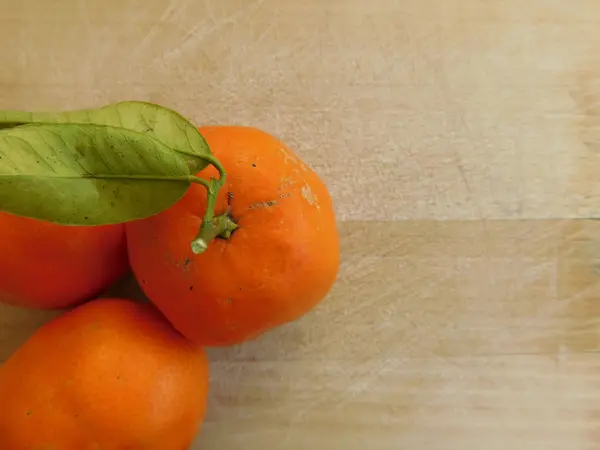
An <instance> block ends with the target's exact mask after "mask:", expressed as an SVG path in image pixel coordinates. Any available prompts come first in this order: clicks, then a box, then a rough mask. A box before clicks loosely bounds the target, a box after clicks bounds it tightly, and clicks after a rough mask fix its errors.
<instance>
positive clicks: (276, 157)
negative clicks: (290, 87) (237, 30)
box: [126, 126, 340, 346]
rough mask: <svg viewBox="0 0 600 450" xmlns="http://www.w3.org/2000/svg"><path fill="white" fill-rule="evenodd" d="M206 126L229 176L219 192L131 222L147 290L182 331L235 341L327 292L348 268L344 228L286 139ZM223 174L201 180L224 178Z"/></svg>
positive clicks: (137, 267) (131, 240)
mask: <svg viewBox="0 0 600 450" xmlns="http://www.w3.org/2000/svg"><path fill="white" fill-rule="evenodd" d="M199 130H200V132H201V134H202V135H203V136H204V138H205V139H206V141H207V143H208V145H209V147H210V149H211V151H212V154H213V155H214V158H215V160H217V161H220V163H221V165H222V167H221V170H219V172H220V174H221V176H223V173H224V172H225V171H226V173H227V175H226V177H225V179H223V180H221V183H222V184H221V187H220V189H219V190H218V194H217V193H215V195H214V196H211V195H209V196H208V197H207V196H206V194H205V192H204V189H203V187H202V186H200V185H198V184H194V185H192V186H191V187H190V188H189V190H188V191H187V193H186V194H185V195H184V196H183V197H182V198H181V199H180V201H178V202H177V203H176V204H175V205H173V206H172V207H170V208H168V209H166V210H164V211H162V212H161V213H159V214H157V215H155V216H152V217H150V218H147V219H143V220H136V221H133V222H129V223H127V224H126V234H127V244H128V251H129V259H130V264H131V268H132V270H133V273H134V275H135V277H136V279H137V280H138V282H139V284H140V286H141V288H142V290H143V292H144V293H145V294H146V296H147V297H148V298H149V299H150V300H151V301H152V302H153V303H154V304H155V305H156V307H157V308H158V309H159V310H160V311H161V312H162V313H163V314H164V315H165V316H166V317H167V318H168V319H169V320H170V321H171V323H172V324H173V325H174V327H175V328H176V329H178V330H179V331H180V332H181V333H182V334H184V335H185V336H187V337H188V338H189V339H191V340H193V341H194V342H196V343H198V344H201V345H207V346H227V345H234V344H239V343H242V342H245V341H248V340H251V339H255V338H257V337H258V336H260V335H262V334H263V333H265V332H267V331H269V330H272V329H274V328H275V327H278V326H281V325H283V324H286V323H289V322H292V321H295V320H297V319H299V318H300V317H302V316H303V315H305V314H306V313H308V312H309V311H311V310H312V309H313V308H315V307H316V306H317V305H318V304H319V303H320V302H321V301H322V300H323V299H324V298H325V297H326V296H327V294H328V293H329V291H330V290H331V289H332V287H333V285H334V283H335V281H336V278H337V274H338V270H339V264H340V255H339V251H340V249H339V236H338V229H337V225H336V217H335V212H334V207H333V203H332V199H331V196H330V194H329V191H328V189H327V187H326V185H325V184H324V182H323V181H322V180H321V179H320V178H319V176H318V175H317V174H316V172H315V171H313V170H312V169H311V168H309V167H308V166H307V165H306V164H305V163H304V162H303V161H302V160H301V159H300V158H299V157H298V155H297V154H296V153H294V152H293V151H292V150H291V149H289V148H288V147H287V146H286V145H284V144H283V143H282V142H281V141H280V140H279V139H277V138H275V137H274V136H272V135H270V134H268V133H266V132H265V131H262V130H260V129H257V128H253V127H244V126H206V127H200V128H199ZM223 168H224V169H225V170H223ZM218 169H219V166H218V165H217V166H216V167H215V166H209V167H208V168H206V169H204V170H203V171H201V172H200V173H198V174H197V176H198V177H200V178H203V179H204V180H210V181H214V180H215V176H216V174H217V170H218ZM213 208H214V215H212V214H208V217H205V212H206V211H209V212H210V211H211V209H213ZM203 217H205V219H208V220H203ZM199 230H200V231H199ZM190 243H191V245H190Z"/></svg>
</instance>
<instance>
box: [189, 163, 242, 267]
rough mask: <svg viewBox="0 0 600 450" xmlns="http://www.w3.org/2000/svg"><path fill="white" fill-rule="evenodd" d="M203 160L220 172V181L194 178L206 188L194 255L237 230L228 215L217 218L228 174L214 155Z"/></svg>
mask: <svg viewBox="0 0 600 450" xmlns="http://www.w3.org/2000/svg"><path fill="white" fill-rule="evenodd" d="M201 158H202V159H203V160H205V161H207V162H208V163H209V164H211V165H213V166H214V167H215V168H216V169H217V170H218V171H219V179H218V180H217V179H215V178H212V177H211V179H210V181H206V180H204V179H203V178H200V177H193V178H194V180H193V182H195V183H197V184H201V185H202V186H204V187H205V188H206V211H205V212H204V218H203V219H202V225H201V226H200V231H199V233H198V235H197V236H196V238H195V239H194V240H193V241H192V243H191V247H192V252H194V254H196V255H199V254H200V253H203V252H205V251H206V250H207V249H208V244H210V242H211V241H212V240H213V239H214V238H216V237H217V236H219V237H222V238H225V239H229V237H230V236H231V233H233V231H234V230H235V229H236V228H237V224H236V223H235V222H234V221H233V219H232V218H231V217H230V216H229V215H227V214H224V215H221V216H218V217H215V206H216V203H217V196H218V194H219V190H220V189H221V187H222V186H223V184H225V179H226V177H227V174H226V173H225V169H224V168H223V166H222V165H221V163H220V161H219V160H218V159H217V158H215V157H214V156H212V155H202V156H201Z"/></svg>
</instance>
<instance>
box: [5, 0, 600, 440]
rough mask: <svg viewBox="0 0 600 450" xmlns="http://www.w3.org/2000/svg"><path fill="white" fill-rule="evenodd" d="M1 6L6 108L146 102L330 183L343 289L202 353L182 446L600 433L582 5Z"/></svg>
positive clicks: (594, 46)
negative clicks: (193, 426) (202, 368)
mask: <svg viewBox="0 0 600 450" xmlns="http://www.w3.org/2000/svg"><path fill="white" fill-rule="evenodd" d="M0 4H1V8H0V10H1V13H0V41H1V42H2V43H3V45H2V49H1V50H0V108H3V109H9V108H12V109H36V110H37V109H66V108H76V107H86V106H97V105H100V104H104V103H107V102H113V101H118V100H124V99H132V98H133V99H142V100H149V101H154V102H158V103H161V104H164V105H167V106H170V107H173V108H175V109H177V110H178V111H180V112H181V113H183V114H184V115H186V116H187V117H189V118H190V119H192V120H194V121H195V122H196V123H198V124H210V123H235V124H246V125H253V126H257V127H260V128H263V129H265V130H267V131H269V132H271V133H273V134H276V135H277V136H279V137H281V138H282V139H283V140H284V141H285V142H286V143H287V144H289V145H290V146H291V147H292V148H294V149H296V151H297V152H298V153H299V154H300V155H301V157H302V158H304V159H305V160H306V161H307V162H308V163H309V164H310V165H312V167H314V169H315V170H316V171H318V172H319V173H320V174H321V175H322V177H323V178H324V180H325V181H326V182H327V183H328V185H329V186H330V189H331V193H332V196H333V198H334V201H335V203H336V208H337V213H338V217H339V221H340V225H339V226H340V232H341V234H342V258H343V263H342V267H341V272H340V279H339V282H338V283H337V285H336V287H335V289H334V290H333V291H332V293H331V295H330V296H329V297H328V298H327V299H326V300H325V301H324V302H323V304H322V305H321V306H320V307H319V308H318V309H317V310H316V311H314V312H313V313H311V314H309V315H307V316H306V317H305V318H303V319H302V320H300V321H299V322H297V323H295V324H292V325H290V326H286V327H283V328H281V329H279V330H277V331H276V332H273V333H271V334H269V335H267V336H265V337H263V338H262V339H260V340H258V341H255V342H252V343H250V344H247V345H243V346H239V347H236V348H231V349H228V350H211V351H210V356H211V360H212V388H211V389H212V391H211V397H210V405H209V413H208V417H207V421H206V423H205V425H204V427H203V429H202V432H201V434H200V435H199V436H198V440H197V444H196V446H195V447H194V449H204V450H221V449H241V450H258V449H264V448H267V446H270V447H273V448H276V449H286V450H308V449H312V448H331V449H344V450H362V449H365V448H372V449H374V450H392V449H393V450H396V449H410V450H454V449H461V450H462V449H469V450H479V449H481V450H496V449H503V450H504V449H527V450H550V449H561V450H565V449H568V450H583V449H597V448H599V446H600V355H599V354H598V350H600V320H599V317H600V283H599V281H600V222H595V221H592V220H589V218H591V217H594V216H600V3H599V2H598V0H528V1H524V0H421V1H412V0H395V1H394V0H327V1H325V0H301V1H297V0H255V1H250V0H248V1H246V0H206V1H192V0H189V1H185V0H181V1H178V0H172V1H170V2H169V1H159V0H105V1H101V2H100V1H98V2H92V1H88V2H86V1H75V0H73V1H69V0H20V1H17V2H15V1H8V0H0ZM51 316H52V314H44V313H35V314H34V313H31V312H26V311H22V310H16V309H14V308H8V307H1V309H0V360H2V359H5V358H7V357H8V356H9V355H10V354H11V352H12V351H14V349H15V348H17V346H18V345H20V344H21V343H22V342H23V341H24V340H25V339H26V338H27V336H28V335H29V334H30V333H31V332H32V330H34V329H35V328H36V327H38V326H39V325H40V324H41V323H43V321H44V320H47V319H48V318H49V317H51Z"/></svg>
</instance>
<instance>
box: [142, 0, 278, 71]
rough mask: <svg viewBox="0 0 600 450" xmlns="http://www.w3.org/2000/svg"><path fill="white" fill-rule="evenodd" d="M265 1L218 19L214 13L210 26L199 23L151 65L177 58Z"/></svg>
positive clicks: (258, 0) (208, 5)
mask: <svg viewBox="0 0 600 450" xmlns="http://www.w3.org/2000/svg"><path fill="white" fill-rule="evenodd" d="M265 1H266V0H256V1H255V2H253V3H250V4H248V5H246V6H244V7H242V8H240V9H238V10H236V11H235V12H234V13H232V14H230V15H229V16H227V17H225V18H223V19H216V18H215V17H214V15H213V18H212V23H211V24H210V25H209V26H208V27H207V25H206V23H204V22H201V23H199V24H198V25H196V26H195V27H193V28H192V29H191V30H189V31H188V32H187V33H185V34H184V35H183V37H182V39H181V42H180V43H179V45H177V46H176V47H174V48H172V49H171V50H169V51H167V52H166V53H163V54H162V55H160V56H159V57H158V58H155V59H154V60H153V61H152V62H151V65H163V64H165V63H166V62H168V61H169V60H171V59H173V58H176V57H178V56H179V55H181V54H182V53H184V52H186V51H187V50H188V49H190V48H195V47H197V46H198V45H199V44H201V43H202V42H203V41H204V40H205V39H206V38H207V37H208V36H210V35H212V34H213V33H215V32H216V31H219V30H220V29H222V28H223V27H225V26H227V25H235V24H237V23H238V22H239V21H240V20H242V19H243V18H244V17H245V16H247V15H248V14H250V13H252V12H254V11H256V10H257V9H259V8H260V7H261V6H262V4H263V3H264V2H265ZM206 6H207V9H208V10H211V9H210V6H211V5H210V4H207V5H206Z"/></svg>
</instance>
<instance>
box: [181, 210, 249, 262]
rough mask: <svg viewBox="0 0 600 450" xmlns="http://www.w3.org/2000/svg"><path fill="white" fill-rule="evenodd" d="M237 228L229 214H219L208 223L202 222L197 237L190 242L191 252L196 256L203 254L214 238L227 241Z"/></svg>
mask: <svg viewBox="0 0 600 450" xmlns="http://www.w3.org/2000/svg"><path fill="white" fill-rule="evenodd" d="M237 227H238V226H237V224H236V223H235V222H234V220H233V219H232V218H231V216H230V215H229V214H221V215H220V216H217V217H214V218H212V219H211V220H210V221H208V222H207V221H203V222H202V226H201V227H200V232H199V233H198V236H197V237H196V239H194V240H193V241H192V252H194V254H196V255H198V254H200V253H203V252H204V251H206V249H207V248H208V244H209V243H210V242H211V241H212V240H213V239H214V238H216V237H221V238H223V239H229V238H230V237H231V233H233V232H234V231H235V229H236V228H237Z"/></svg>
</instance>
